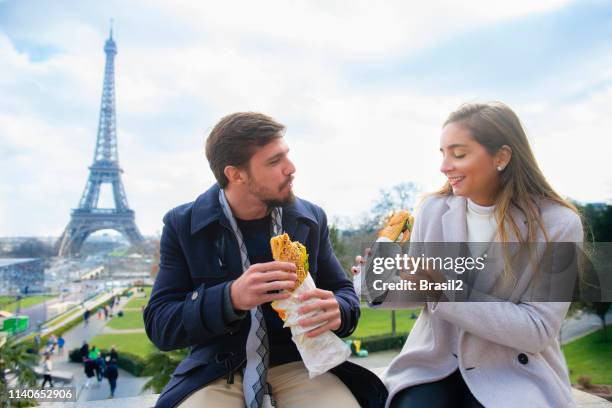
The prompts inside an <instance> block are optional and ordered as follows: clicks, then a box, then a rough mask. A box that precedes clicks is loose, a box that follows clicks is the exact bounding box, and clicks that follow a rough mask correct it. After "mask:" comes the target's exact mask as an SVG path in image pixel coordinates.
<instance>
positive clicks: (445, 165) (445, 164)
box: [440, 158, 453, 173]
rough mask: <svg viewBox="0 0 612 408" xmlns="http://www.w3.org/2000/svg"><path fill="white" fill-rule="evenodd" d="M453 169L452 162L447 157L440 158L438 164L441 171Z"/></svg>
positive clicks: (446, 171) (445, 171)
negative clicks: (440, 161)
mask: <svg viewBox="0 0 612 408" xmlns="http://www.w3.org/2000/svg"><path fill="white" fill-rule="evenodd" d="M452 170H453V163H452V161H451V160H449V159H448V158H444V159H442V163H441V164H440V171H441V172H442V173H448V172H450V171H452Z"/></svg>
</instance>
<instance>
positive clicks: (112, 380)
mask: <svg viewBox="0 0 612 408" xmlns="http://www.w3.org/2000/svg"><path fill="white" fill-rule="evenodd" d="M104 377H106V379H107V380H108V385H109V386H110V395H109V396H108V398H114V397H115V389H116V388H117V377H119V370H118V369H117V360H116V359H114V358H112V357H111V358H110V359H109V362H108V365H107V366H106V370H104Z"/></svg>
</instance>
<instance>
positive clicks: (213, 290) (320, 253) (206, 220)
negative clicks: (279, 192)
mask: <svg viewBox="0 0 612 408" xmlns="http://www.w3.org/2000/svg"><path fill="white" fill-rule="evenodd" d="M218 195H219V186H218V185H217V184H215V185H214V186H212V187H211V188H210V189H209V190H208V191H206V192H205V193H204V194H202V195H200V196H199V197H198V198H197V199H196V200H195V201H194V202H192V203H188V204H184V205H182V206H179V207H176V208H174V209H172V210H170V211H169V212H168V213H167V214H166V215H165V216H164V229H163V232H162V237H161V242H160V266H159V272H158V275H157V279H156V281H155V285H154V287H153V291H152V293H151V298H150V300H149V304H148V305H147V307H146V308H145V311H144V320H145V328H146V332H147V334H148V336H149V338H150V339H151V341H152V342H153V343H154V344H155V345H156V346H157V347H158V348H159V349H160V350H162V351H170V350H176V349H179V348H184V347H191V352H190V354H189V355H188V356H187V357H186V358H185V359H184V360H183V361H182V362H181V363H180V364H179V365H178V367H177V368H176V370H175V371H174V373H173V375H172V378H171V379H170V381H169V382H168V384H167V385H166V387H165V388H164V390H163V391H162V393H161V395H160V397H159V399H158V401H157V405H156V406H158V407H174V406H176V405H178V404H179V403H180V402H181V401H182V400H184V399H185V398H186V397H187V396H189V395H190V394H191V393H193V392H194V391H196V390H197V389H199V388H201V387H202V386H204V385H206V384H209V383H211V382H213V381H215V380H216V379H218V378H220V377H223V376H226V377H227V378H228V380H229V379H231V378H232V376H233V372H235V371H236V370H237V369H238V368H239V367H240V366H242V364H243V363H244V362H245V361H246V355H245V344H246V338H247V334H248V331H249V327H250V316H249V315H247V317H246V318H244V319H241V320H238V321H236V322H233V323H230V324H227V322H226V321H225V319H224V314H223V300H224V298H223V296H224V289H225V285H227V284H228V283H229V282H230V281H232V280H235V279H236V278H238V277H239V276H240V275H241V274H242V267H241V260H240V253H239V249H238V245H237V241H236V238H235V236H234V234H233V232H232V231H231V228H230V227H229V223H228V221H227V219H226V218H225V216H224V215H223V212H222V209H221V206H220V204H219V199H218ZM283 230H284V231H285V232H286V233H287V234H289V237H290V238H291V239H292V240H294V241H299V242H301V243H303V244H304V245H305V246H306V248H307V249H308V257H309V258H308V263H309V266H310V274H311V275H312V277H313V279H314V281H315V283H316V285H317V287H319V288H321V289H326V290H331V291H333V292H334V294H335V296H336V299H337V300H338V303H339V305H340V312H341V316H342V325H341V327H340V328H339V330H337V331H336V334H337V335H338V336H340V337H346V336H348V335H350V334H351V333H352V332H353V331H354V330H355V327H356V326H357V321H358V319H359V313H360V311H359V300H358V298H357V295H356V294H355V291H354V289H353V284H352V282H351V281H350V280H349V279H348V277H347V276H346V274H345V273H344V271H343V269H342V267H341V265H340V263H339V262H338V260H337V259H336V256H335V255H334V253H333V251H332V248H331V244H330V240H329V230H328V227H327V219H326V216H325V213H324V212H323V210H322V209H321V208H320V207H318V206H316V205H314V204H312V203H309V202H308V201H305V200H301V199H299V198H296V200H295V202H294V203H293V204H290V205H287V206H285V207H283ZM332 373H334V374H335V375H337V376H338V377H339V378H340V379H341V380H342V381H343V382H344V383H345V384H346V385H347V386H348V387H349V388H350V389H351V391H352V392H353V394H354V395H355V396H356V397H357V399H358V401H359V403H360V404H361V405H362V406H381V405H384V401H385V398H386V390H385V388H384V385H383V384H382V382H381V381H380V380H379V379H378V378H377V377H376V375H374V374H373V373H371V372H370V371H368V370H366V369H364V368H362V367H360V366H358V365H355V364H352V363H350V362H345V363H343V364H341V365H340V366H338V367H336V368H334V369H333V370H332Z"/></svg>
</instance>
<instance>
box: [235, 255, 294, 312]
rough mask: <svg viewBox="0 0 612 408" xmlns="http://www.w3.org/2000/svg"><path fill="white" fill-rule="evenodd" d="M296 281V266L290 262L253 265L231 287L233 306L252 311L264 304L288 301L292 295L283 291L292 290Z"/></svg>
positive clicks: (237, 308)
mask: <svg viewBox="0 0 612 408" xmlns="http://www.w3.org/2000/svg"><path fill="white" fill-rule="evenodd" d="M296 279H297V275H296V274H295V265H294V264H293V263H290V262H278V261H273V262H266V263H260V264H254V265H251V266H250V267H249V269H247V270H246V271H245V272H244V273H243V274H242V275H240V277H239V278H238V279H236V280H235V281H234V282H233V283H232V286H231V287H230V297H231V300H232V306H234V309H236V310H250V309H252V308H254V307H257V306H259V305H261V304H262V303H266V302H272V301H275V300H281V299H287V298H289V297H290V296H291V293H289V292H287V291H283V289H292V288H293V287H294V286H295V281H296ZM272 291H280V292H278V293H270V292H272Z"/></svg>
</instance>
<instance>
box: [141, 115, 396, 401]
mask: <svg viewBox="0 0 612 408" xmlns="http://www.w3.org/2000/svg"><path fill="white" fill-rule="evenodd" d="M284 129H285V128H284V126H283V125H281V124H279V123H277V122H276V121H274V120H273V119H271V118H270V117H268V116H265V115H262V114H259V113H235V114H232V115H229V116H226V117H225V118H223V119H222V120H221V121H220V122H219V123H218V124H217V125H216V126H215V128H214V129H213V130H212V132H211V133H210V135H209V137H208V139H207V141H206V157H207V159H208V161H209V164H210V167H211V169H212V171H213V173H214V175H215V178H216V179H217V184H215V185H213V186H212V187H211V188H210V189H209V190H208V191H206V192H205V193H204V194H202V195H200V196H199V197H198V198H197V199H196V200H195V201H194V202H192V203H189V204H185V205H182V206H179V207H177V208H175V209H173V210H171V211H170V212H168V213H167V214H166V216H165V217H164V229H163V232H162V237H161V242H160V268H159V273H158V275H157V279H156V282H155V286H154V287H153V291H152V293H151V298H150V301H149V303H148V305H147V307H146V308H145V311H144V318H145V327H146V331H147V334H148V336H149V338H150V339H151V340H152V341H153V343H155V345H156V346H157V347H158V348H159V349H161V350H163V351H169V350H175V349H178V348H183V347H191V353H190V354H189V356H188V357H187V358H185V359H184V360H183V361H182V362H181V363H180V364H179V366H178V367H177V368H176V370H175V371H174V374H173V375H172V378H171V380H170V381H169V383H168V384H167V385H166V387H165V388H164V390H163V391H162V393H161V395H160V397H159V399H158V401H157V406H159V407H173V406H177V405H179V404H180V406H181V407H191V406H193V407H195V406H198V407H200V406H245V405H246V406H248V407H263V406H270V404H274V403H277V405H278V406H284V407H285V406H290V407H293V406H306V405H308V406H311V405H314V406H317V404H318V405H319V406H329V405H331V404H334V405H336V406H358V405H362V406H377V405H382V404H384V401H385V398H386V390H385V389H384V386H383V385H382V383H381V382H380V380H378V378H377V377H376V376H375V375H374V374H372V373H370V372H369V371H367V370H365V369H363V368H361V367H360V366H356V365H355V364H352V363H349V362H345V363H343V364H341V365H340V366H338V367H336V368H334V369H333V370H332V372H333V374H331V373H325V374H322V375H320V376H318V377H315V378H314V379H309V378H308V372H307V370H306V368H305V367H304V364H303V362H302V361H301V357H300V355H299V353H298V351H297V349H296V347H295V344H294V343H293V341H292V339H291V332H290V330H289V329H288V328H283V327H282V326H283V322H282V320H281V319H280V318H279V317H278V314H277V313H276V312H275V311H273V310H272V308H271V307H270V302H271V301H274V300H277V299H283V298H286V297H288V296H289V295H288V294H287V292H285V291H283V289H288V288H291V287H293V285H294V282H295V279H296V275H295V266H294V265H293V264H291V263H285V262H275V261H273V260H272V253H271V249H270V238H271V236H272V235H273V234H279V233H281V232H286V233H287V234H289V237H290V238H291V239H292V240H294V241H299V242H301V243H303V244H304V245H305V246H306V248H307V250H308V253H309V265H310V274H311V275H312V277H313V279H314V281H315V283H316V285H317V289H316V290H313V291H310V292H308V293H307V294H306V295H305V297H304V299H303V300H307V299H314V300H315V302H314V303H313V304H312V305H309V306H307V307H304V308H303V310H301V312H302V313H307V312H308V311H310V310H321V313H320V314H319V315H318V316H316V317H313V318H310V319H306V318H304V319H302V321H301V323H302V324H303V325H304V326H309V325H314V324H317V323H323V324H322V325H321V326H319V327H317V328H315V329H313V330H311V331H310V332H309V333H308V336H310V337H316V336H318V335H319V334H321V333H323V332H325V331H327V330H331V331H333V332H334V333H336V334H337V335H338V336H340V337H345V336H348V335H350V333H352V332H353V330H354V329H355V327H356V325H357V320H358V318H359V313H360V312H359V301H358V298H357V296H356V295H355V291H354V289H353V286H352V282H351V281H350V280H349V279H348V278H347V276H346V275H345V273H344V271H343V270H342V267H341V266H340V264H339V262H338V260H337V259H336V257H335V255H334V253H333V251H332V248H331V245H330V241H329V231H328V227H327V220H326V216H325V213H324V212H323V210H322V209H321V208H319V207H317V206H316V205H314V204H312V203H309V202H307V201H305V200H302V199H299V198H296V197H295V196H294V195H293V192H292V181H293V178H294V176H293V175H294V173H295V166H294V165H293V163H292V162H291V161H290V160H289V157H288V152H289V148H288V147H287V144H286V143H285V141H284V139H283V133H284ZM358 383H359V389H356V385H357V384H358ZM345 384H347V385H348V386H349V387H351V389H350V390H349V388H348V387H347V386H346V385H345Z"/></svg>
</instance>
